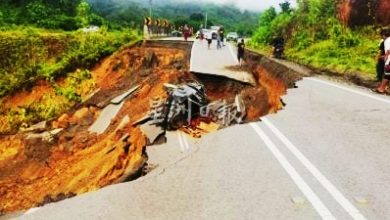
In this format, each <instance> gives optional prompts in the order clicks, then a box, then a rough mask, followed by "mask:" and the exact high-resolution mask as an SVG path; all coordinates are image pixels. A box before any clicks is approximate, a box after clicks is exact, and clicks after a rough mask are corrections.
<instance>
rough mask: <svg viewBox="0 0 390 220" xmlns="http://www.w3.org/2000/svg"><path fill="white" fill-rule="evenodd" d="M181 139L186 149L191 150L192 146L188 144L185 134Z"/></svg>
mask: <svg viewBox="0 0 390 220" xmlns="http://www.w3.org/2000/svg"><path fill="white" fill-rule="evenodd" d="M181 137H182V138H183V143H184V146H185V147H186V149H187V150H189V149H190V144H189V143H188V139H187V138H186V136H185V135H184V134H183V133H181Z"/></svg>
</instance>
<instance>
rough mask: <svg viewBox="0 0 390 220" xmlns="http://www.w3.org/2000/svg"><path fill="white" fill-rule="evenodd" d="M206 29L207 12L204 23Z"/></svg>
mask: <svg viewBox="0 0 390 220" xmlns="http://www.w3.org/2000/svg"><path fill="white" fill-rule="evenodd" d="M204 28H205V29H207V11H206V18H205V21H204Z"/></svg>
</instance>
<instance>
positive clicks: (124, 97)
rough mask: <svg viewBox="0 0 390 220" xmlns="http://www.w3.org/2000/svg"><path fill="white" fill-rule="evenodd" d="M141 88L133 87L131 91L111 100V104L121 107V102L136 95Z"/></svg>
mask: <svg viewBox="0 0 390 220" xmlns="http://www.w3.org/2000/svg"><path fill="white" fill-rule="evenodd" d="M139 88H140V86H139V85H138V86H136V87H133V88H131V89H130V90H129V91H127V92H125V93H123V94H122V95H120V96H118V97H116V98H114V99H113V100H111V104H114V105H119V104H120V103H121V102H123V101H124V100H125V99H126V98H127V97H129V96H130V95H132V94H134V93H135V92H136V91H138V89H139Z"/></svg>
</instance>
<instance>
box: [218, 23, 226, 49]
mask: <svg viewBox="0 0 390 220" xmlns="http://www.w3.org/2000/svg"><path fill="white" fill-rule="evenodd" d="M218 35H219V36H220V38H221V40H220V41H221V42H222V46H225V28H224V27H223V25H221V27H220V28H219V29H218Z"/></svg>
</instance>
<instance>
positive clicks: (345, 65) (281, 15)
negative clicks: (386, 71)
mask: <svg viewBox="0 0 390 220" xmlns="http://www.w3.org/2000/svg"><path fill="white" fill-rule="evenodd" d="M336 14H337V1H336V0H305V1H304V0H300V1H298V7H297V8H296V9H292V8H291V7H289V2H284V3H282V4H281V10H280V12H277V10H276V9H275V8H270V9H268V10H266V11H265V12H264V13H262V15H261V16H260V21H259V26H258V28H257V30H256V32H255V34H254V35H253V38H252V41H251V45H252V46H253V47H256V48H262V49H267V48H269V47H270V46H269V44H270V43H271V41H272V39H273V38H274V37H277V36H283V37H284V38H285V39H286V41H287V44H286V56H287V58H288V59H290V60H293V61H295V62H300V63H302V64H306V65H309V66H312V67H315V68H319V69H322V70H328V71H332V72H339V73H358V74H360V75H363V76H368V77H369V78H373V77H374V75H375V59H374V58H375V54H376V51H377V48H378V42H379V36H376V35H377V34H376V30H375V28H374V27H371V26H369V27H358V28H355V29H351V28H349V27H346V26H343V25H342V24H341V23H340V22H339V21H338V20H337V15H336Z"/></svg>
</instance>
